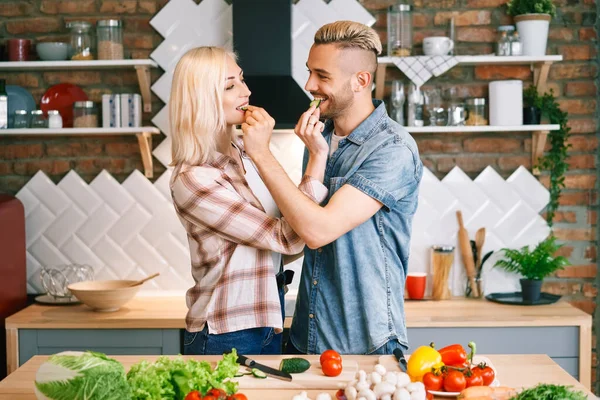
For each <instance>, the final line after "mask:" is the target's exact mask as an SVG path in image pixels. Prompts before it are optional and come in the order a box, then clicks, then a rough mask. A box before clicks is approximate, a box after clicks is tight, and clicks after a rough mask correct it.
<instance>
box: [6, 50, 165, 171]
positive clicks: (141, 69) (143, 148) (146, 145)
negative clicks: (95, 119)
mask: <svg viewBox="0 0 600 400" xmlns="http://www.w3.org/2000/svg"><path fill="white" fill-rule="evenodd" d="M157 66H158V65H157V64H156V63H155V62H154V61H152V60H89V61H73V60H71V61H19V62H16V61H9V62H0V71H26V70H44V71H66V70H85V69H102V70H106V69H110V70H113V69H129V68H135V70H136V74H137V78H138V83H139V87H140V92H141V95H142V104H143V110H144V112H146V113H148V112H151V111H152V101H151V100H152V99H151V91H150V83H151V81H150V68H156V67H157ZM158 134H160V131H159V130H158V129H157V128H155V127H152V126H144V127H139V128H62V129H3V130H2V131H0V135H2V136H5V135H16V136H29V135H35V136H45V135H67V136H71V135H77V136H94V135H96V136H98V135H102V136H104V135H136V136H137V139H138V144H139V146H140V154H141V156H142V163H143V165H144V175H145V176H146V177H147V178H152V177H153V175H154V174H153V166H152V164H153V161H152V135H158Z"/></svg>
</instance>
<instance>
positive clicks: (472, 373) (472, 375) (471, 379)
mask: <svg viewBox="0 0 600 400" xmlns="http://www.w3.org/2000/svg"><path fill="white" fill-rule="evenodd" d="M464 374H465V379H466V380H467V387H471V386H483V377H482V376H481V374H480V373H479V371H477V370H476V369H474V370H466V371H465V373H464Z"/></svg>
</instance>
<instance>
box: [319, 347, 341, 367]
mask: <svg viewBox="0 0 600 400" xmlns="http://www.w3.org/2000/svg"><path fill="white" fill-rule="evenodd" d="M330 359H333V360H336V361H339V362H342V356H340V353H338V352H337V351H335V350H325V351H324V352H323V353H322V354H321V357H320V358H319V361H320V362H321V365H323V362H324V361H325V360H330Z"/></svg>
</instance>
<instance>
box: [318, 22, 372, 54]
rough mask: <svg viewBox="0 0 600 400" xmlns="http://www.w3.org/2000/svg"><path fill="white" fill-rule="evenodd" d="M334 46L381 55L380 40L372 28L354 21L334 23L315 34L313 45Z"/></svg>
mask: <svg viewBox="0 0 600 400" xmlns="http://www.w3.org/2000/svg"><path fill="white" fill-rule="evenodd" d="M330 43H333V44H336V45H337V46H339V47H340V48H343V49H362V50H367V51H372V52H373V53H374V54H375V57H377V56H378V55H380V54H381V39H379V35H378V34H377V32H375V30H374V29H373V28H370V27H368V26H366V25H364V24H361V23H359V22H354V21H336V22H332V23H330V24H326V25H323V26H322V27H321V28H319V30H318V31H317V33H315V44H330Z"/></svg>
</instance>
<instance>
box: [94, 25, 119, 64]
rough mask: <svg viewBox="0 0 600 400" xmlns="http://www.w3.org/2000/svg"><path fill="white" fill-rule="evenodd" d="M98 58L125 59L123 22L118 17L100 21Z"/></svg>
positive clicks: (98, 26) (98, 27)
mask: <svg viewBox="0 0 600 400" xmlns="http://www.w3.org/2000/svg"><path fill="white" fill-rule="evenodd" d="M96 34H97V36H98V60H122V59H123V24H122V23H121V21H120V20H118V19H106V20H102V21H98V25H97V28H96Z"/></svg>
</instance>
